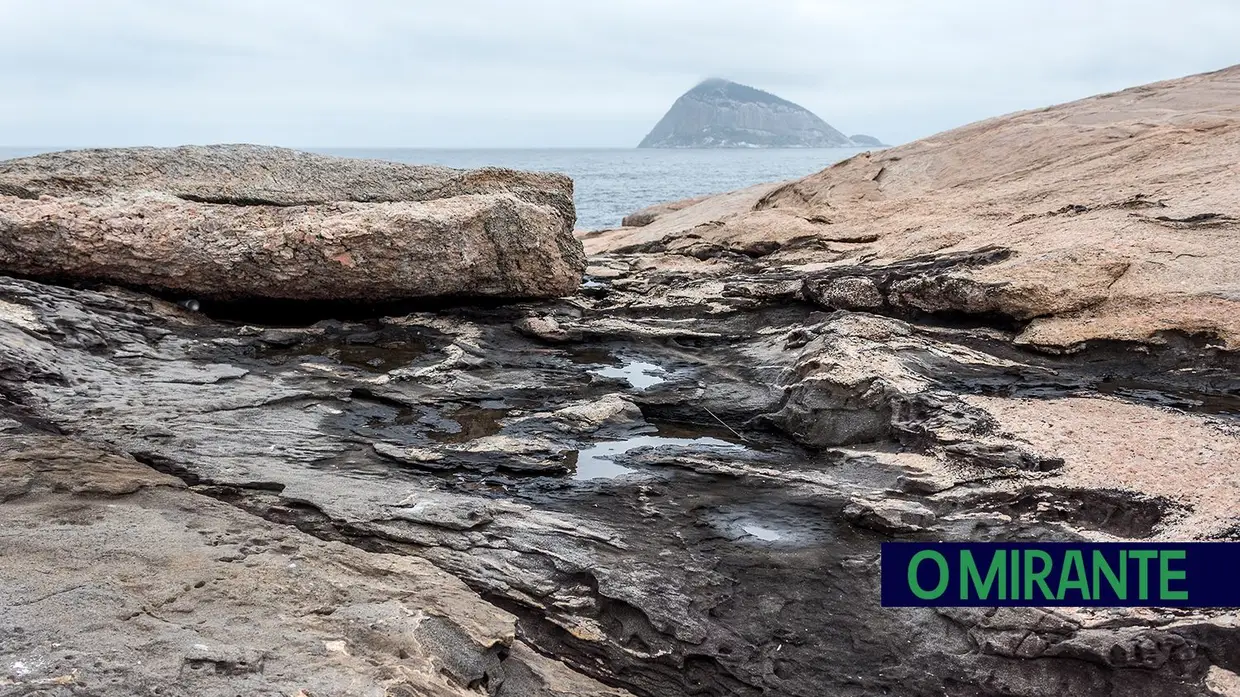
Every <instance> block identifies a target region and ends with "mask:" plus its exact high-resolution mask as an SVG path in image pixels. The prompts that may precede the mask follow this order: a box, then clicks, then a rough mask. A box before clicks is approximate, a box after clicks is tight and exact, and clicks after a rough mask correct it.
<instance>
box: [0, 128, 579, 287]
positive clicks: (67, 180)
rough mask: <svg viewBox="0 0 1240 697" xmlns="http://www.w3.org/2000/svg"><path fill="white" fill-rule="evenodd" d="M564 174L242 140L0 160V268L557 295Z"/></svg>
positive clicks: (572, 252) (251, 283)
mask: <svg viewBox="0 0 1240 697" xmlns="http://www.w3.org/2000/svg"><path fill="white" fill-rule="evenodd" d="M575 220H576V215H575V212H574V209H573V202H572V182H571V181H570V180H569V179H568V178H567V177H563V176H560V175H554V174H531V173H523V172H514V171H511V170H502V169H482V170H472V171H465V170H452V169H447V168H443V167H413V166H409V165H402V164H397V163H392V162H380V161H373V160H355V159H346V158H335V157H327V156H323V155H313V154H310V153H302V152H296V151H292V150H284V149H281V148H269V147H259V146H246V145H227V146H207V147H198V146H187V147H179V148H134V149H119V150H79V151H73V152H65V153H49V154H45V155H36V156H34V157H28V158H23V159H18V160H10V161H7V162H0V270H3V271H6V272H9V273H16V274H21V275H25V276H29V277H36V278H55V279H74V280H91V281H109V282H114V283H124V284H128V285H131V286H136V287H141V288H149V289H157V290H161V291H166V292H172V293H177V294H180V295H183V296H185V297H189V298H198V299H226V300H227V299H233V300H235V299H244V298H269V299H289V300H346V301H347V300H353V301H387V300H400V299H408V298H424V297H436V296H473V297H477V296H488V297H496V296H498V297H557V296H560V295H568V294H571V293H572V292H573V291H574V290H575V289H576V287H577V285H578V284H579V283H580V281H581V272H582V269H583V267H584V257H583V256H582V253H581V246H580V244H579V243H578V242H577V241H576V240H574V239H573V237H572V229H573V224H574V222H575Z"/></svg>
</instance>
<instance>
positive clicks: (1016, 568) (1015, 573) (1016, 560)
mask: <svg viewBox="0 0 1240 697" xmlns="http://www.w3.org/2000/svg"><path fill="white" fill-rule="evenodd" d="M1010 559H1011V560H1012V578H1011V581H1012V594H1011V595H1010V596H1009V597H1011V598H1012V600H1020V550H1019V549H1014V550H1012V556H1011V557H1010Z"/></svg>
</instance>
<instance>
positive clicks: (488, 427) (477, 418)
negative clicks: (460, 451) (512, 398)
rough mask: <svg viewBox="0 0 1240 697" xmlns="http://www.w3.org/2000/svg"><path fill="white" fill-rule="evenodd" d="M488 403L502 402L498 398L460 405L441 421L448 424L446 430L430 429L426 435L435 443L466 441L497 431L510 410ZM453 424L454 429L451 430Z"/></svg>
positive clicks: (491, 434)
mask: <svg viewBox="0 0 1240 697" xmlns="http://www.w3.org/2000/svg"><path fill="white" fill-rule="evenodd" d="M488 403H489V404H490V405H495V404H497V403H498V404H503V402H500V401H498V400H487V401H486V402H483V403H481V404H479V405H478V406H467V407H461V408H460V409H457V410H456V411H455V412H453V413H452V414H451V415H450V416H449V417H448V418H447V419H444V421H443V422H441V423H443V424H445V425H448V426H449V428H448V430H437V431H431V432H430V433H428V434H427V437H429V438H430V439H431V440H433V441H435V442H437V443H468V442H469V441H471V440H477V439H479V438H485V437H487V436H493V435H495V434H497V433H499V432H500V430H501V429H502V428H503V426H502V425H501V424H500V421H501V420H503V418H504V417H505V416H507V415H508V412H510V411H512V410H511V409H506V408H493V407H492V406H486V405H487V404H488ZM453 424H454V425H455V427H456V428H455V430H452V425H453Z"/></svg>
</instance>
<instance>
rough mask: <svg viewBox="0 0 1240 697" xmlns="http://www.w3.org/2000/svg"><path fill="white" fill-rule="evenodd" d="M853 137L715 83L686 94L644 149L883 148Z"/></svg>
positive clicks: (772, 99)
mask: <svg viewBox="0 0 1240 697" xmlns="http://www.w3.org/2000/svg"><path fill="white" fill-rule="evenodd" d="M857 138H859V139H860V140H855V139H853V138H849V137H848V136H846V135H844V134H843V133H840V132H839V131H837V130H835V129H834V128H832V127H831V126H830V125H828V124H827V123H826V122H825V121H823V120H822V119H820V118H818V117H817V116H815V115H814V114H813V113H812V112H810V111H809V110H808V109H806V108H804V107H802V106H799V105H797V104H793V103H792V102H790V101H788V100H786V99H780V98H779V97H776V96H775V95H773V94H771V93H769V92H763V91H762V90H759V89H754V88H752V87H748V86H746V85H741V84H737V83H735V82H731V81H728V80H722V79H719V78H712V79H709V80H706V81H704V82H702V83H700V84H698V85H697V86H696V87H694V88H693V89H691V90H689V91H688V92H685V93H684V94H683V95H681V96H680V98H679V99H677V100H676V102H675V103H673V104H672V108H671V109H669V110H668V112H667V114H665V115H664V116H663V118H662V119H660V120H659V122H658V123H657V124H655V126H654V128H653V129H651V131H650V133H648V134H647V135H646V137H645V138H643V139H642V142H641V143H639V144H638V146H637V147H639V148H848V147H870V146H874V147H877V146H881V145H882V144H881V143H880V142H879V141H878V139H876V138H872V137H870V136H857Z"/></svg>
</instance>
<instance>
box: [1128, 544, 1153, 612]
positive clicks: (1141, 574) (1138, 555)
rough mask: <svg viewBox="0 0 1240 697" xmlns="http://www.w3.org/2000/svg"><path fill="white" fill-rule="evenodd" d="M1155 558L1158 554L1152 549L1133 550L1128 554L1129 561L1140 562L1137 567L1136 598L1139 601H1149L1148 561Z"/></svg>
mask: <svg viewBox="0 0 1240 697" xmlns="http://www.w3.org/2000/svg"><path fill="white" fill-rule="evenodd" d="M1157 556H1158V552H1157V551H1155V550H1152V549H1134V550H1132V551H1130V552H1128V558H1129V559H1137V560H1139V561H1140V562H1141V565H1140V566H1139V567H1137V597H1138V598H1140V599H1141V600H1149V599H1150V560H1151V559H1153V558H1155V557H1157Z"/></svg>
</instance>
